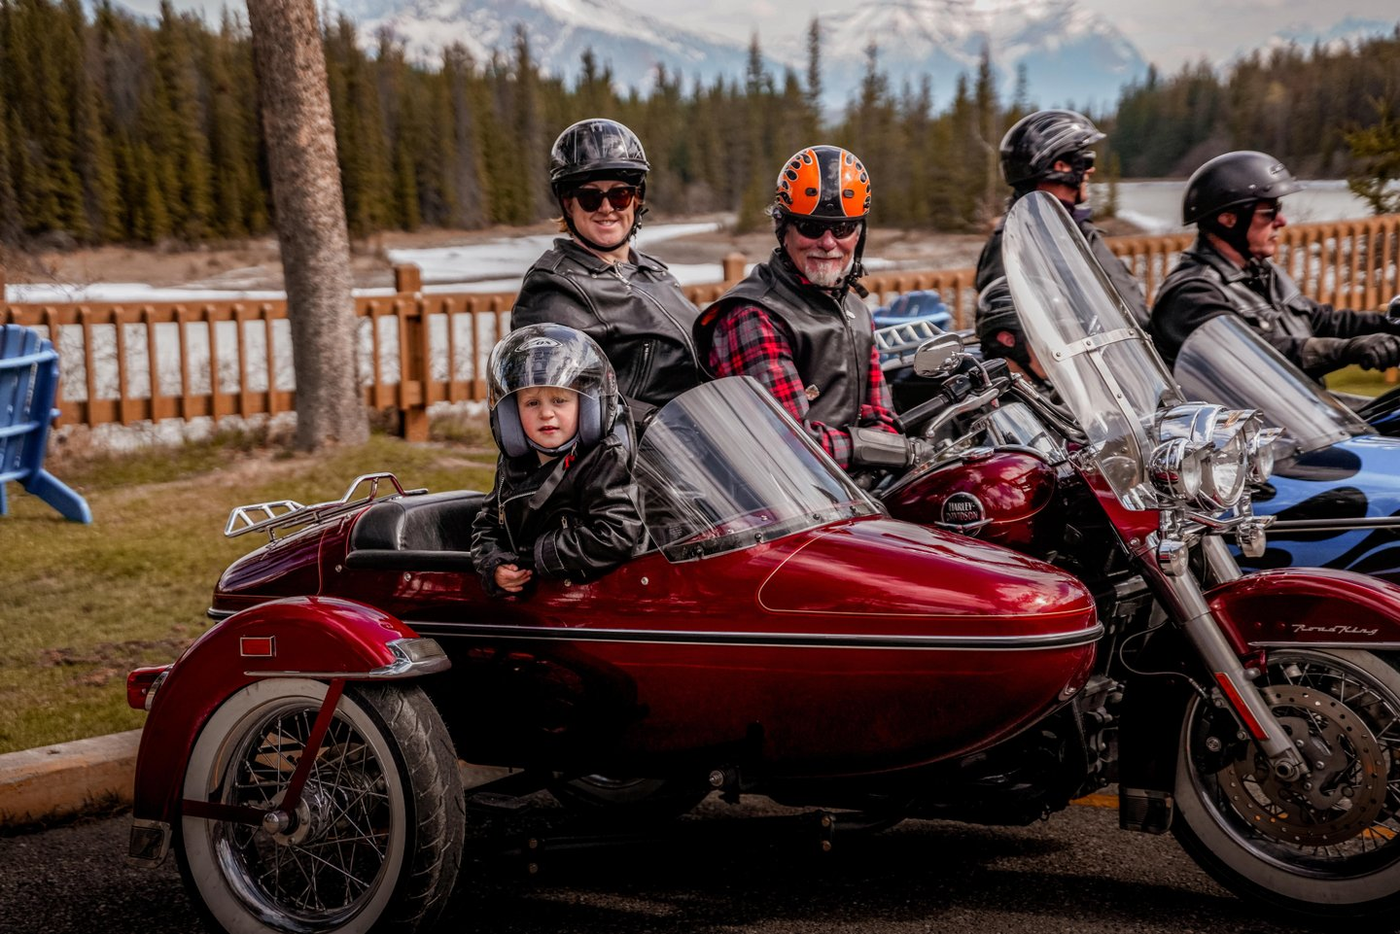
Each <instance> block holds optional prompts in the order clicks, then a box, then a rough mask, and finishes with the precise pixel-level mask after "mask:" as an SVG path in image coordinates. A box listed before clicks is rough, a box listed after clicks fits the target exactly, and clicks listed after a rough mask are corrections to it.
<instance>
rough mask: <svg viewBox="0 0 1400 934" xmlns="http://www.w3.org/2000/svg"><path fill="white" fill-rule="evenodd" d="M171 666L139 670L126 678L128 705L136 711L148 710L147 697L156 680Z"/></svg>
mask: <svg viewBox="0 0 1400 934" xmlns="http://www.w3.org/2000/svg"><path fill="white" fill-rule="evenodd" d="M169 667H170V666H169V665H159V666H157V667H155V668H137V669H136V670H135V671H133V672H132V673H131V674H129V675H127V676H126V703H127V706H129V707H131V708H132V709H134V710H145V709H146V695H147V694H149V693H150V692H151V685H152V684H154V683H155V680H156V678H158V677H160V675H161V674H162V673H163V672H164V671H166V669H168V668H169Z"/></svg>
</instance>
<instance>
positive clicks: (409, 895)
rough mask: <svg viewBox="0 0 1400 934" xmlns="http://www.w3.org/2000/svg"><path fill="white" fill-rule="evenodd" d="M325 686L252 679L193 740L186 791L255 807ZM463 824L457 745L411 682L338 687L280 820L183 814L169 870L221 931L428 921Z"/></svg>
mask: <svg viewBox="0 0 1400 934" xmlns="http://www.w3.org/2000/svg"><path fill="white" fill-rule="evenodd" d="M325 695H326V685H325V684H324V683H322V682H319V681H312V680H308V679H300V678H286V679H281V678H278V679H269V680H266V681H259V682H256V683H254V684H251V685H249V686H247V687H245V688H243V689H242V690H240V691H238V692H237V693H235V694H234V695H233V696H232V697H230V698H229V699H228V700H226V701H225V702H224V703H223V704H222V705H221V706H220V707H219V709H218V710H216V711H215V712H214V715H213V716H212V717H210V719H209V721H208V723H206V724H205V726H204V728H203V730H202V731H201V732H200V734H199V739H198V740H196V742H195V746H194V749H193V752H192V754H191V756H190V762H189V766H188V768H187V770H186V772H185V780H184V796H185V798H186V799H195V800H205V801H214V802H218V803H221V804H228V805H237V806H243V807H252V808H257V809H259V810H268V809H272V808H274V807H275V806H276V805H278V804H279V803H280V802H281V800H282V797H283V795H284V794H285V792H286V789H287V785H288V782H289V781H290V779H291V777H292V773H293V771H294V770H295V769H296V765H297V762H298V761H299V759H300V756H301V753H302V750H303V749H304V747H305V743H306V741H307V738H308V737H309V735H310V732H311V728H312V725H313V724H314V723H315V720H316V714H317V712H318V710H319V709H320V707H321V702H322V700H323V699H324V698H325ZM464 834H465V816H464V810H463V796H462V785H461V778H460V776H459V775H458V772H457V757H456V754H455V752H454V751H453V747H452V743H451V740H450V739H449V738H448V735H447V728H446V726H445V725H444V724H443V722H442V718H441V717H440V716H439V714H438V712H437V710H436V708H435V707H433V705H432V703H431V702H430V701H429V700H428V698H427V696H426V695H425V694H424V693H423V691H422V690H421V689H420V688H417V687H414V686H411V685H410V686H398V685H396V686H382V685H363V684H352V685H348V686H347V687H346V689H345V693H344V694H343V695H342V696H341V699H340V702H339V704H338V705H337V706H336V711H335V715H334V718H333V720H332V722H331V725H330V728H329V729H328V730H327V732H326V736H325V738H324V740H323V741H322V743H321V747H320V750H319V752H318V753H317V756H316V764H315V766H313V768H312V770H311V773H310V777H309V778H308V780H307V782H306V785H305V787H304V789H303V793H302V796H301V802H300V804H299V805H298V807H297V808H296V811H295V816H294V821H293V823H292V824H291V826H290V827H288V828H286V829H285V830H283V831H280V832H276V833H273V832H269V830H267V829H265V828H264V827H262V826H252V825H249V824H243V823H233V822H226V821H218V820H211V819H203V818H197V817H190V816H185V817H182V818H181V820H180V822H179V824H178V828H177V833H176V839H175V850H176V854H177V859H178V861H179V865H180V872H181V875H182V876H183V878H184V880H185V883H186V885H187V886H188V888H189V889H190V891H191V893H192V895H193V896H194V897H195V900H196V902H197V903H199V904H200V905H201V906H202V909H203V911H204V913H205V915H206V917H207V919H208V920H211V921H213V922H214V924H216V925H217V926H218V927H219V928H222V929H223V930H224V931H227V932H229V934H268V932H291V931H298V932H338V934H359V932H365V931H369V930H370V929H372V928H377V927H379V926H380V925H383V926H385V927H392V928H393V929H394V930H396V931H413V930H416V929H418V928H419V927H427V926H429V925H430V924H431V922H432V921H433V920H434V919H435V918H436V917H437V915H438V913H439V912H440V911H441V910H442V908H443V906H444V905H445V904H446V902H447V898H448V895H449V894H450V893H451V891H452V886H453V884H454V883H455V882H456V877H457V868H458V865H459V863H460V861H461V853H462V841H463V837H464Z"/></svg>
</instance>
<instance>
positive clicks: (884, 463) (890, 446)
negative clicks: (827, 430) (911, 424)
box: [849, 427, 933, 470]
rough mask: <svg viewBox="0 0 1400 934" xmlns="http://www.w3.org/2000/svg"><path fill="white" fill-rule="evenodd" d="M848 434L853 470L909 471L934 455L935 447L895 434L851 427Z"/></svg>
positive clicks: (916, 439)
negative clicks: (898, 469) (875, 468)
mask: <svg viewBox="0 0 1400 934" xmlns="http://www.w3.org/2000/svg"><path fill="white" fill-rule="evenodd" d="M849 431H850V435H851V466H852V467H879V468H883V469H885V470H890V469H893V468H896V467H908V466H909V465H910V464H914V463H918V462H919V461H921V460H925V459H927V458H928V457H930V456H931V455H932V453H933V448H932V446H931V445H929V444H928V443H927V442H925V441H920V440H919V439H918V438H909V437H906V436H905V435H897V434H895V433H894V432H892V431H881V430H880V429H878V428H864V427H852V428H850V429H849Z"/></svg>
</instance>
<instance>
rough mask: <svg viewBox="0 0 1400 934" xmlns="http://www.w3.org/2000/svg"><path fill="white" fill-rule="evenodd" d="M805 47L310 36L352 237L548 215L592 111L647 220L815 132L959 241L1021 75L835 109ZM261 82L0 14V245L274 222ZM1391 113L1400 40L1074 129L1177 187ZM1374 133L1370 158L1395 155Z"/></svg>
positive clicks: (1397, 97)
mask: <svg viewBox="0 0 1400 934" xmlns="http://www.w3.org/2000/svg"><path fill="white" fill-rule="evenodd" d="M807 40H808V41H807V48H808V55H807V67H806V69H805V70H804V71H803V72H802V73H799V72H797V71H795V70H793V69H783V70H782V71H781V72H775V71H773V70H772V69H770V68H769V67H768V66H767V64H766V62H765V59H764V56H763V53H762V49H761V48H760V47H759V44H758V40H757V39H756V38H755V40H754V42H753V43H752V45H751V47H750V52H749V65H748V68H747V70H746V73H745V74H743V75H741V76H735V77H734V78H732V79H729V80H720V81H715V82H713V83H710V84H701V83H699V82H697V81H694V80H689V79H687V78H686V77H685V76H683V75H679V74H668V73H661V74H659V75H657V76H656V82H655V85H654V87H652V88H651V89H649V90H648V91H647V92H646V93H645V94H643V93H641V92H640V91H637V90H632V91H623V92H619V91H618V90H617V89H616V88H615V87H614V83H613V79H612V75H611V73H610V71H609V68H608V65H607V63H605V62H600V61H597V60H595V59H594V57H593V56H591V55H589V54H585V56H584V58H583V61H582V62H581V73H580V76H579V77H578V78H577V79H575V80H572V81H570V82H565V81H563V80H561V79H558V78H555V77H551V75H550V69H548V68H545V67H544V66H543V65H542V63H540V62H539V61H536V60H535V58H534V57H533V55H532V52H531V49H530V46H529V43H528V41H527V40H526V38H525V36H524V34H523V32H519V31H517V33H516V38H515V42H514V46H513V47H512V48H510V49H503V50H499V51H498V52H496V53H495V54H494V55H493V56H492V57H491V59H490V60H487V61H478V60H475V59H474V58H473V57H472V56H471V55H470V54H469V53H468V52H467V51H466V50H465V49H464V48H462V47H461V46H455V47H449V48H448V49H446V50H445V51H444V52H443V53H442V55H441V58H440V59H439V60H438V61H435V62H431V63H425V62H418V61H414V60H412V59H410V58H409V57H408V56H407V54H406V52H405V50H404V47H403V46H402V44H401V43H400V42H398V41H397V40H395V39H394V38H393V37H391V36H388V35H383V36H378V37H372V38H371V41H368V42H366V41H365V37H363V36H361V35H360V34H359V33H358V32H357V30H356V28H355V26H354V24H353V23H351V22H350V21H349V20H347V19H344V18H341V19H338V20H336V21H333V22H329V23H326V24H324V36H323V42H324V47H325V54H326V61H327V68H328V73H329V80H330V94H331V103H332V108H333V111H334V114H335V122H336V136H337V143H338V148H339V159H340V169H341V177H342V181H343V187H344V196H345V203H346V209H347V216H348V219H349V224H350V232H351V235H352V236H355V237H357V238H360V237H366V236H369V235H372V234H374V233H375V232H377V231H382V230H390V229H403V230H412V229H415V228H418V227H420V226H432V227H449V228H479V227H484V226H488V225H494V224H505V225H513V224H525V223H531V222H535V221H539V220H542V219H545V218H548V217H550V216H551V215H553V214H554V213H556V212H555V205H554V203H553V201H552V199H551V197H550V195H549V188H548V181H547V165H548V153H549V147H550V144H551V142H552V141H553V139H554V137H555V135H556V134H557V133H558V132H559V130H561V129H562V128H563V127H565V126H567V125H568V124H569V123H571V122H573V121H575V120H578V119H581V118H584V117H590V116H608V117H613V118H615V119H618V120H621V121H622V122H624V123H626V124H627V125H628V126H630V127H632V128H633V129H634V130H635V131H636V132H637V133H638V135H639V136H640V137H641V139H642V141H643V143H644V144H645V145H646V147H647V152H648V156H649V158H650V160H651V163H652V173H651V177H650V181H649V194H650V200H651V202H652V206H653V208H655V209H657V210H659V211H661V212H663V213H666V214H682V213H699V212H709V211H720V210H723V211H735V212H737V215H738V218H739V226H740V227H741V228H751V227H753V226H756V225H758V224H760V223H762V210H763V208H764V206H765V205H766V204H767V202H768V201H769V199H770V197H771V194H772V184H773V178H774V176H775V174H776V171H777V168H778V167H779V166H780V165H781V164H782V162H783V161H784V160H785V159H786V157H787V156H788V155H790V154H791V153H792V152H794V151H796V150H797V149H799V148H801V147H802V146H805V145H809V144H812V143H816V142H830V143H836V144H839V145H843V146H846V147H847V148H849V149H851V150H852V151H854V152H855V153H856V154H857V155H859V156H861V158H862V159H863V160H864V162H865V164H866V166H867V167H868V168H869V169H870V172H871V175H872V179H873V181H874V189H875V206H874V211H875V212H876V216H877V217H878V218H879V219H880V223H882V224H886V225H891V226H907V227H915V226H918V227H927V228H933V229H939V230H947V231H961V230H974V229H981V226H982V225H984V224H985V223H986V222H987V220H988V218H990V217H991V216H993V215H995V214H996V213H998V212H999V211H1000V209H1001V206H1002V200H1003V197H1004V194H1005V190H1004V188H1003V186H1002V184H1001V182H1000V180H999V179H998V177H997V153H996V148H997V143H998V142H999V141H1000V139H1001V136H1002V134H1003V132H1004V131H1005V129H1006V127H1008V126H1010V125H1011V123H1012V122H1014V121H1015V120H1016V119H1018V118H1019V117H1020V116H1021V115H1023V114H1024V113H1026V112H1028V111H1029V110H1032V109H1034V106H1035V103H1034V101H1033V99H1032V97H1031V96H1030V94H1029V93H1028V89H1027V88H1026V86H1025V85H1026V82H1025V77H1024V74H1022V75H1021V76H1020V79H1019V80H1018V81H1017V83H1016V87H1014V88H1013V89H1011V92H1010V93H1009V94H1006V93H1003V89H999V88H998V87H997V86H996V81H995V78H994V69H993V68H992V62H991V61H990V60H989V59H988V58H986V56H984V58H983V61H982V63H981V67H980V68H978V69H977V70H976V71H975V72H974V73H971V74H968V75H965V76H964V77H963V78H962V79H961V80H960V81H959V83H958V85H957V88H956V93H955V94H954V96H953V99H952V103H951V104H950V105H949V106H948V107H947V108H946V109H944V110H942V111H941V112H937V113H935V112H934V108H933V106H932V102H931V101H932V94H931V87H930V84H929V82H928V81H927V80H925V81H924V82H923V83H922V84H921V85H920V86H917V87H914V86H909V85H907V84H906V85H902V86H900V87H897V88H896V87H892V86H891V82H890V81H889V80H888V78H886V77H885V75H884V74H883V73H882V72H881V70H880V63H879V50H878V48H877V47H874V46H872V47H871V48H870V49H868V50H867V61H866V68H865V76H864V80H863V82H862V85H861V87H860V89H859V91H858V93H857V94H856V95H855V99H854V100H853V101H852V102H851V104H850V105H848V106H847V107H846V109H845V110H844V112H842V113H840V114H839V115H836V116H835V118H834V119H833V118H831V117H830V116H829V115H824V114H823V113H822V112H821V109H820V107H819V106H818V103H817V102H818V100H819V99H820V96H821V91H822V67H821V53H822V49H821V41H820V28H819V24H818V22H817V21H815V20H814V21H813V22H812V23H811V25H810V27H809V29H808V33H807ZM256 86H257V82H256V79H255V70H254V63H253V53H252V43H251V40H250V37H249V34H248V30H247V25H246V22H245V21H243V20H242V19H241V18H240V17H239V16H237V15H235V14H233V13H231V12H228V11H225V13H224V15H223V19H222V22H221V24H220V26H219V27H218V28H217V29H213V28H211V27H210V26H209V25H207V24H206V23H205V22H204V21H203V20H202V19H200V18H199V17H198V16H197V15H195V14H190V13H179V12H176V11H175V10H174V9H173V8H172V7H171V6H170V5H169V3H168V2H166V3H164V4H163V5H162V8H161V12H160V15H159V16H158V17H157V18H155V19H154V20H146V19H142V18H138V17H135V16H133V15H131V14H129V13H127V12H124V11H121V10H118V9H116V8H114V7H113V6H112V5H111V4H110V2H109V0H101V2H99V4H98V5H97V6H96V7H95V8H94V9H93V10H91V11H90V12H89V11H88V10H87V9H85V7H84V5H83V2H82V0H0V243H3V244H8V245H11V246H31V245H35V244H42V245H49V246H65V245H72V244H97V243H147V244H172V243H173V244H192V243H198V242H201V241H219V240H236V239H239V238H243V237H248V236H255V235H260V234H265V233H268V232H270V231H271V229H272V223H271V217H270V212H271V198H270V194H269V184H268V178H267V169H266V158H265V152H264V148H265V147H264V140H263V136H262V127H261V122H260V119H259V113H258V101H257V93H256ZM1397 114H1400V28H1397V31H1396V33H1395V34H1394V35H1391V36H1388V37H1381V38H1376V39H1372V40H1368V41H1365V42H1363V43H1361V44H1359V45H1356V46H1353V47H1350V48H1346V49H1342V50H1330V49H1324V48H1312V49H1306V50H1305V49H1300V48H1296V47H1294V48H1287V49H1281V50H1278V51H1274V52H1272V53H1270V54H1268V55H1255V56H1254V57H1252V58H1250V59H1247V60H1244V61H1241V62H1238V63H1236V64H1235V65H1233V66H1232V67H1231V68H1230V69H1228V71H1225V72H1220V71H1216V70H1212V69H1211V68H1210V67H1209V66H1208V65H1206V64H1205V63H1201V64H1200V65H1198V66H1195V67H1189V68H1185V69H1183V70H1182V71H1181V72H1180V73H1179V74H1177V75H1174V76H1171V77H1163V76H1160V75H1158V74H1156V73H1155V72H1152V73H1150V74H1149V76H1148V77H1147V79H1146V80H1145V81H1144V82H1143V83H1142V84H1140V85H1136V86H1132V87H1129V88H1127V89H1126V90H1125V92H1124V94H1123V96H1122V98H1121V100H1120V103H1119V106H1118V109H1117V112H1116V113H1105V114H1098V113H1091V114H1090V116H1091V117H1092V118H1093V119H1094V120H1095V121H1096V122H1098V123H1099V125H1100V127H1101V128H1103V129H1104V130H1105V131H1107V132H1108V133H1109V134H1110V138H1109V141H1108V142H1109V145H1108V146H1107V147H1106V149H1105V150H1101V158H1100V166H1101V167H1102V168H1101V169H1100V173H1101V174H1100V178H1101V179H1102V178H1104V177H1105V176H1108V177H1110V178H1111V177H1113V176H1116V175H1117V174H1119V173H1120V172H1121V174H1123V175H1125V176H1133V177H1143V176H1154V177H1155V176H1162V175H1184V174H1186V173H1189V171H1190V170H1191V169H1193V168H1194V167H1195V166H1196V165H1197V164H1199V163H1200V162H1201V161H1203V160H1204V159H1205V158H1208V157H1209V156H1212V155H1215V154H1216V153H1218V152H1223V151H1226V150H1228V149H1235V148H1251V149H1266V150H1268V151H1270V152H1272V153H1273V154H1275V155H1277V156H1279V157H1280V158H1282V159H1283V160H1284V161H1285V162H1287V163H1288V164H1289V165H1290V166H1291V167H1292V168H1293V169H1294V171H1295V172H1296V173H1299V174H1304V175H1317V174H1324V175H1346V174H1349V173H1353V172H1355V171H1356V170H1357V169H1358V165H1361V164H1362V163H1366V161H1367V159H1368V157H1367V156H1366V155H1365V153H1366V152H1367V151H1368V150H1366V149H1365V148H1364V147H1358V145H1357V140H1358V139H1360V138H1362V137H1363V136H1364V135H1365V134H1366V133H1368V132H1369V133H1370V134H1371V136H1372V137H1375V133H1376V132H1377V130H1376V128H1377V127H1381V128H1384V129H1385V131H1386V132H1391V133H1393V132H1394V130H1395V126H1396V121H1395V117H1396V115H1397ZM1372 143H1373V145H1372V148H1373V149H1376V148H1377V147H1378V151H1379V152H1380V153H1381V156H1385V155H1387V154H1390V152H1391V150H1393V149H1394V148H1395V147H1393V146H1389V143H1388V142H1386V139H1380V140H1379V142H1377V141H1376V139H1375V138H1373V139H1372ZM1369 158H1371V159H1372V161H1374V160H1375V159H1376V158H1378V157H1375V156H1372V157H1369ZM1392 162H1393V159H1392ZM1362 168H1363V169H1365V166H1364V165H1362ZM1387 171H1388V170H1387ZM1397 171H1400V167H1397Z"/></svg>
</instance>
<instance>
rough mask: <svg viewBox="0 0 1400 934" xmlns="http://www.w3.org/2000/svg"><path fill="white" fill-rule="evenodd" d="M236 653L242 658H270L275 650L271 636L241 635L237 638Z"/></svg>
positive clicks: (274, 653)
mask: <svg viewBox="0 0 1400 934" xmlns="http://www.w3.org/2000/svg"><path fill="white" fill-rule="evenodd" d="M238 654H239V655H242V656H243V657H244V658H271V657H272V656H274V655H276V654H277V650H276V648H275V646H274V643H273V637H272V636H243V637H242V638H240V639H239V640H238Z"/></svg>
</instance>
